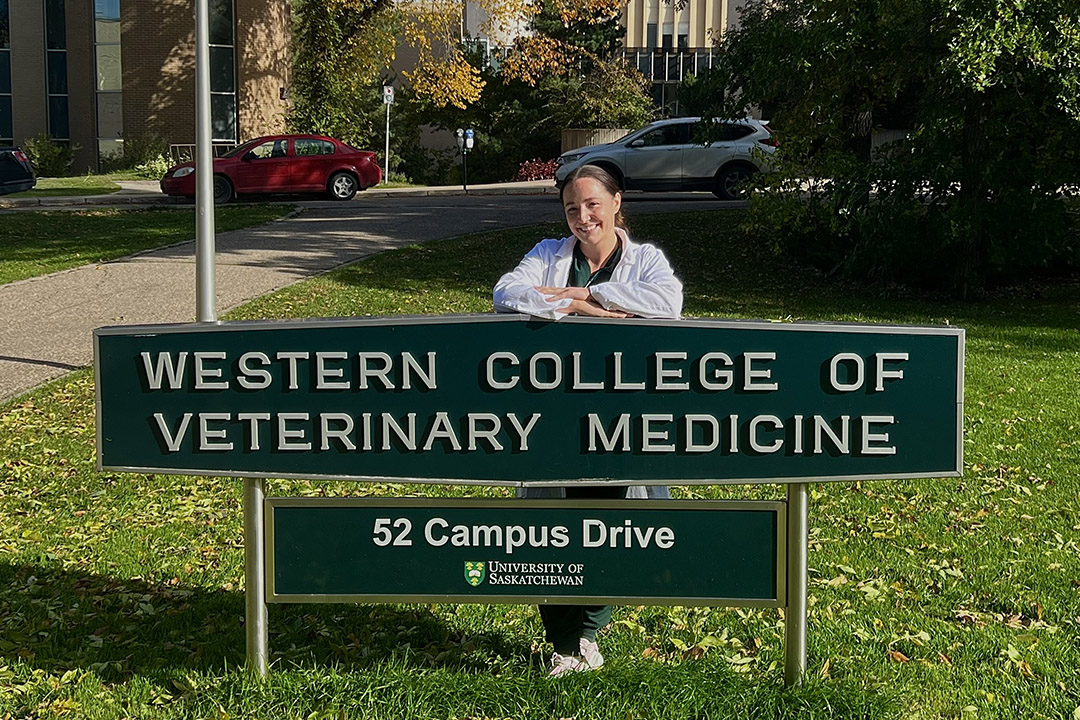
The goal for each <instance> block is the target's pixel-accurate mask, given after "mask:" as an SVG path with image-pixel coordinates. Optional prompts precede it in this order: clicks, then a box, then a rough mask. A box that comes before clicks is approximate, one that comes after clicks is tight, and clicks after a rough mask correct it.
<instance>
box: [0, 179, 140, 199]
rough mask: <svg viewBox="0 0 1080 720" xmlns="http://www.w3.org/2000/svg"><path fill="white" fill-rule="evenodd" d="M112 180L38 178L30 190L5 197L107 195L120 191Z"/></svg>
mask: <svg viewBox="0 0 1080 720" xmlns="http://www.w3.org/2000/svg"><path fill="white" fill-rule="evenodd" d="M117 179H120V180H126V179H128V178H125V177H122V178H114V177H112V176H109V175H76V176H74V177H59V178H38V179H37V184H36V185H35V186H34V187H33V188H32V189H30V190H26V191H24V192H20V193H12V194H10V195H5V196H4V197H9V198H29V197H63V196H66V195H107V194H109V193H114V192H116V191H117V190H119V189H120V186H119V185H117V184H116V182H115V180H117Z"/></svg>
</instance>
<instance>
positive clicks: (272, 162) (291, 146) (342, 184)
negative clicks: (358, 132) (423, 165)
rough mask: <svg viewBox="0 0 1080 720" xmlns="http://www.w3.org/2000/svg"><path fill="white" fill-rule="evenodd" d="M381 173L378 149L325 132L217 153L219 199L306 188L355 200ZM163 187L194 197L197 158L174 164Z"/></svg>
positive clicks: (251, 143) (165, 190) (278, 138)
mask: <svg viewBox="0 0 1080 720" xmlns="http://www.w3.org/2000/svg"><path fill="white" fill-rule="evenodd" d="M381 178H382V172H381V171H380V169H379V164H378V162H376V160H375V153H373V152H367V151H364V150H357V149H356V148H354V147H350V146H348V145H346V144H345V143H343V142H341V141H340V140H334V139H333V138H328V137H324V136H322V135H270V136H267V137H261V138H255V139H254V140H249V141H247V142H246V143H244V144H243V145H240V146H239V147H237V148H234V149H233V150H230V151H229V152H228V153H227V154H225V155H224V156H223V157H220V158H214V202H216V203H225V202H229V200H231V199H232V198H234V197H235V196H237V195H247V194H249V193H306V192H318V193H326V194H327V195H329V196H330V197H331V198H333V199H334V200H350V199H351V198H352V197H353V196H354V195H356V191H357V190H366V189H367V188H369V187H372V186H373V185H378V184H379V180H380V179H381ZM161 192H163V193H165V194H166V195H182V196H185V197H189V198H192V197H195V163H193V162H186V163H183V164H180V165H177V166H176V167H173V168H169V171H168V172H167V173H165V177H163V178H162V179H161Z"/></svg>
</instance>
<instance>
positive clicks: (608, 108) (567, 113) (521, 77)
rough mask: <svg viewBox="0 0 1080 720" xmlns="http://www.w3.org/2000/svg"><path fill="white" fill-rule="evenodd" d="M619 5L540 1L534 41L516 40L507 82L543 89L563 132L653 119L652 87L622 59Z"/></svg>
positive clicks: (592, 0)
mask: <svg viewBox="0 0 1080 720" xmlns="http://www.w3.org/2000/svg"><path fill="white" fill-rule="evenodd" d="M620 9H621V4H620V3H619V2H618V0H539V1H538V2H535V3H531V4H528V5H526V6H525V8H524V11H526V12H529V13H531V20H530V27H531V28H532V30H533V34H532V35H526V36H522V37H519V38H517V39H516V40H515V42H514V46H513V48H512V51H511V53H510V54H509V56H508V57H507V58H506V60H505V61H504V62H503V65H502V76H503V80H504V82H514V81H521V82H524V83H525V84H527V85H529V86H532V87H537V88H538V90H539V92H541V93H542V94H543V95H544V96H545V98H546V99H547V101H548V105H549V107H550V109H551V112H552V115H553V117H554V119H555V121H556V123H557V125H558V126H559V128H560V129H561V128H568V127H586V128H595V127H636V126H638V125H640V124H643V123H645V122H648V120H649V119H650V118H651V116H652V113H653V107H652V100H651V98H650V96H649V93H648V85H649V84H648V81H647V80H646V79H645V77H644V76H643V75H642V74H641V73H640V72H638V71H637V70H636V69H634V68H632V67H630V66H629V65H627V64H626V62H625V61H623V60H622V59H621V58H619V57H617V55H618V49H619V45H620V42H621V39H622V35H623V32H624V28H623V27H622V26H621V25H620V24H619V15H620Z"/></svg>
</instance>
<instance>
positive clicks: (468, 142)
mask: <svg viewBox="0 0 1080 720" xmlns="http://www.w3.org/2000/svg"><path fill="white" fill-rule="evenodd" d="M472 149H473V129H472V128H468V129H466V130H465V152H469V151H470V150H472Z"/></svg>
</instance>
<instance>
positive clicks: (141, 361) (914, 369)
mask: <svg viewBox="0 0 1080 720" xmlns="http://www.w3.org/2000/svg"><path fill="white" fill-rule="evenodd" d="M95 341H96V342H95V351H96V369H97V392H98V461H99V466H100V467H101V468H103V469H114V470H143V471H154V472H182V473H194V474H220V475H239V476H257V477H305V478H411V479H418V480H428V481H433V482H477V483H490V484H516V485H520V484H559V483H561V482H565V481H575V480H583V479H584V480H607V479H614V480H618V481H621V482H630V483H638V484H646V483H649V482H655V481H664V480H678V481H679V482H680V483H724V482H777V481H779V482H785V481H796V480H798V481H802V480H815V479H839V478H882V477H890V478H902V477H936V476H951V475H958V474H959V473H960V470H961V442H960V434H961V420H962V417H963V406H962V397H963V387H962V384H963V383H962V381H963V344H964V332H963V330H960V329H957V328H951V327H934V328H930V327H899V326H875V325H831V324H782V323H775V324H774V323H763V322H732V321H690V320H684V321H677V322H674V321H646V320H620V321H606V320H596V319H590V318H566V319H564V320H560V321H559V322H543V321H536V320H529V319H528V318H525V317H524V316H516V315H501V316H500V315H483V316H457V317H421V318H375V319H369V320H363V319H356V320H322V321H299V322H253V323H222V324H219V325H210V324H197V325H175V326H148V327H122V328H104V329H100V330H97V331H96V332H95Z"/></svg>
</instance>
